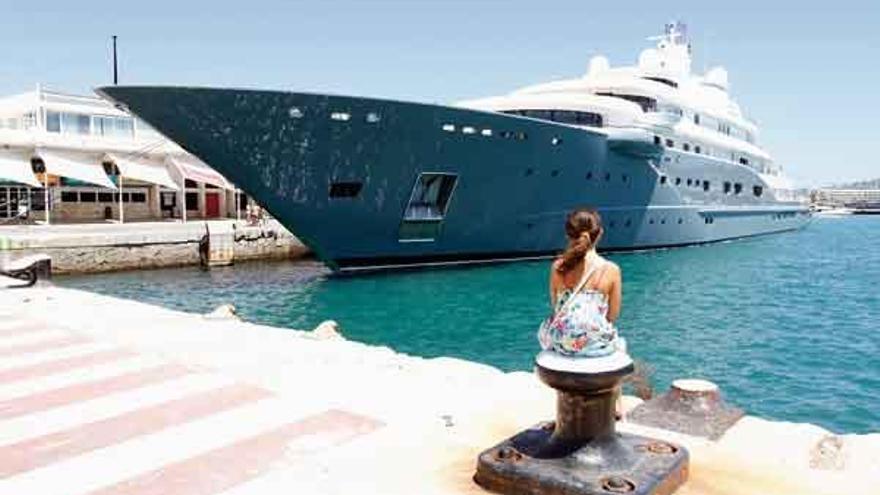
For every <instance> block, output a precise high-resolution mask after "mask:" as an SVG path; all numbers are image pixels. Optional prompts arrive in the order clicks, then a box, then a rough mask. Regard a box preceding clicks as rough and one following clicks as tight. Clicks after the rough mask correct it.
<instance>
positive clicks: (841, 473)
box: [0, 287, 880, 495]
mask: <svg viewBox="0 0 880 495" xmlns="http://www.w3.org/2000/svg"><path fill="white" fill-rule="evenodd" d="M343 331H344V329H343ZM768 393H772V390H768ZM635 403H637V400H636V399H632V398H628V399H627V401H626V404H627V408H629V407H632V406H633V405H634V404H635ZM554 407H555V401H554V394H553V392H552V391H551V390H550V389H547V388H546V387H545V386H543V385H542V384H541V383H540V382H538V380H537V379H536V378H535V377H534V376H533V375H532V374H531V373H524V372H518V373H503V372H501V371H499V370H497V369H495V368H492V367H489V366H485V365H481V364H477V363H471V362H466V361H461V360H457V359H450V358H438V359H422V358H418V357H413V356H408V355H403V354H399V353H396V352H394V351H393V350H391V349H389V348H385V347H374V346H367V345H364V344H360V343H357V342H351V341H348V340H345V339H343V338H339V337H335V336H334V335H333V334H329V335H328V334H326V333H324V332H320V333H316V332H302V331H295V330H290V329H280V328H272V327H266V326H259V325H254V324H250V323H245V322H241V321H238V320H236V319H234V318H212V317H206V316H204V315H198V314H189V313H181V312H176V311H171V310H167V309H163V308H157V307H154V306H149V305H146V304H142V303H138V302H134V301H128V300H120V299H115V298H110V297H105V296H99V295H96V294H91V293H86V292H82V291H76V290H69V289H62V288H57V287H41V288H40V287H38V288H33V289H0V494H3V495H5V494H10V495H12V494H15V495H21V494H28V495H35V494H65V495H77V494H91V495H96V494H101V495H105V494H127V495H131V494H135V495H136V494H167V493H174V494H199V495H209V494H221V493H222V494H228V495H233V494H234V495H243V494H267V493H303V494H312V493H314V494H352V493H377V494H379V493H381V494H407V495H409V494H415V493H418V494H435V493H436V494H441V493H442V494H454V493H483V491H482V490H481V489H480V488H479V487H478V486H476V485H475V484H474V483H473V481H472V480H471V476H472V475H473V472H474V466H475V461H476V456H477V454H478V453H479V452H480V451H482V450H483V449H485V448H487V447H489V446H492V445H494V444H496V443H497V442H498V441H499V440H501V439H503V438H506V437H507V436H509V435H511V434H512V433H514V432H516V431H519V430H521V429H522V428H524V427H526V426H529V425H531V424H534V423H537V422H539V421H542V420H546V419H550V418H552V416H553V412H554ZM618 429H619V430H621V431H629V432H633V433H641V434H647V435H651V436H655V437H658V438H662V439H667V440H670V441H674V442H679V443H682V444H684V445H686V446H687V447H688V449H689V450H690V452H691V456H692V459H691V474H690V481H689V482H688V483H687V484H686V485H685V486H684V488H683V489H681V490H680V491H679V492H678V493H682V494H685V495H687V494H730V495H733V494H757V493H760V494H794V493H797V494H825V493H828V494H830V493H842V492H845V493H865V494H868V493H877V486H880V463H878V462H877V459H878V458H880V434H872V435H839V436H838V435H832V434H831V433H830V432H828V431H826V430H823V429H822V428H819V427H817V426H813V425H809V424H792V423H782V422H773V421H767V420H764V419H759V418H755V417H751V416H747V417H745V418H743V419H742V420H740V421H739V422H738V423H737V424H736V425H735V426H734V427H733V428H732V429H730V430H728V432H727V433H726V434H725V435H724V436H723V437H721V438H720V439H719V440H718V441H715V442H713V441H709V440H705V439H702V438H697V437H688V436H685V435H680V434H676V433H672V432H668V431H663V430H656V429H651V428H646V427H641V426H638V425H635V424H632V423H629V422H623V423H621V424H620V425H619V427H618Z"/></svg>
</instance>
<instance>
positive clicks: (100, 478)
mask: <svg viewBox="0 0 880 495" xmlns="http://www.w3.org/2000/svg"><path fill="white" fill-rule="evenodd" d="M321 410H323V409H321ZM316 412H318V410H316V409H315V408H314V405H313V406H312V407H305V406H304V405H303V404H302V401H298V403H292V402H285V401H281V400H278V399H275V398H269V399H264V400H261V401H259V402H257V403H255V404H252V405H246V406H241V407H237V408H235V409H232V410H229V411H225V412H221V413H218V414H215V415H212V416H208V417H206V418H203V419H199V420H196V421H193V422H190V423H186V424H183V425H180V426H176V427H172V428H167V429H165V430H162V431H160V432H157V433H154V434H150V435H144V436H141V437H137V438H134V439H131V440H128V441H126V442H123V443H121V444H117V445H114V446H111V447H106V448H103V449H98V450H94V451H91V452H88V453H84V454H82V455H79V456H76V457H73V458H70V459H67V460H64V461H60V462H57V463H55V464H51V465H49V466H46V467H43V468H39V469H34V470H32V471H28V472H25V473H22V474H19V475H16V476H13V477H10V478H6V479H4V480H0V494H2V495H6V494H9V495H20V494H24V493H39V494H41V495H53V494H58V495H77V494H86V493H88V492H91V491H94V490H96V489H98V488H101V487H105V486H108V485H111V484H115V483H119V482H121V481H124V480H127V479H129V478H132V477H134V476H137V475H139V474H143V473H146V472H149V471H152V470H154V469H158V468H160V467H162V466H165V465H167V464H170V463H173V462H179V461H182V460H186V459H189V458H191V457H194V456H196V455H199V454H202V453H204V452H207V451H210V450H212V449H216V448H219V447H223V446H225V445H229V444H232V443H234V442H236V441H238V440H242V439H245V438H249V437H251V436H254V435H257V434H260V433H263V432H266V431H268V430H270V429H272V428H276V427H279V426H281V425H284V424H286V423H289V422H293V421H297V420H298V419H301V418H303V417H304V416H306V415H308V414H312V413H316ZM110 467H112V468H110Z"/></svg>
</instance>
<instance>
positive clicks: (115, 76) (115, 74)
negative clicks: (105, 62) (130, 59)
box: [113, 34, 119, 86]
mask: <svg viewBox="0 0 880 495" xmlns="http://www.w3.org/2000/svg"><path fill="white" fill-rule="evenodd" d="M117 84H119V64H118V63H117V61H116V35H115V34H114V35H113V85H114V86H116V85H117Z"/></svg>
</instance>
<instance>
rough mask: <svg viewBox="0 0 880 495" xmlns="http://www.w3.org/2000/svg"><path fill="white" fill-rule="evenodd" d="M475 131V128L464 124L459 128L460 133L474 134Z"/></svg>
mask: <svg viewBox="0 0 880 495" xmlns="http://www.w3.org/2000/svg"><path fill="white" fill-rule="evenodd" d="M476 132H477V130H476V129H474V128H473V127H471V126H465V127H462V128H461V133H462V134H475V133H476Z"/></svg>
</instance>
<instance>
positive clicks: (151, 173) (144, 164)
mask: <svg viewBox="0 0 880 495" xmlns="http://www.w3.org/2000/svg"><path fill="white" fill-rule="evenodd" d="M107 158H108V159H109V160H110V161H112V162H113V163H115V164H116V166H117V167H118V168H119V172H120V173H121V174H122V176H123V177H124V178H132V179H136V180H140V181H144V182H149V183H150V184H158V185H160V186H162V187H167V188H169V189H174V190H178V189H180V185H179V184H177V183H176V182H174V179H173V178H171V174H170V173H168V167H167V166H166V165H165V163H163V162H160V161H157V160H151V159H149V158H145V157H133V156H125V155H123V154H117V153H108V154H107Z"/></svg>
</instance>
